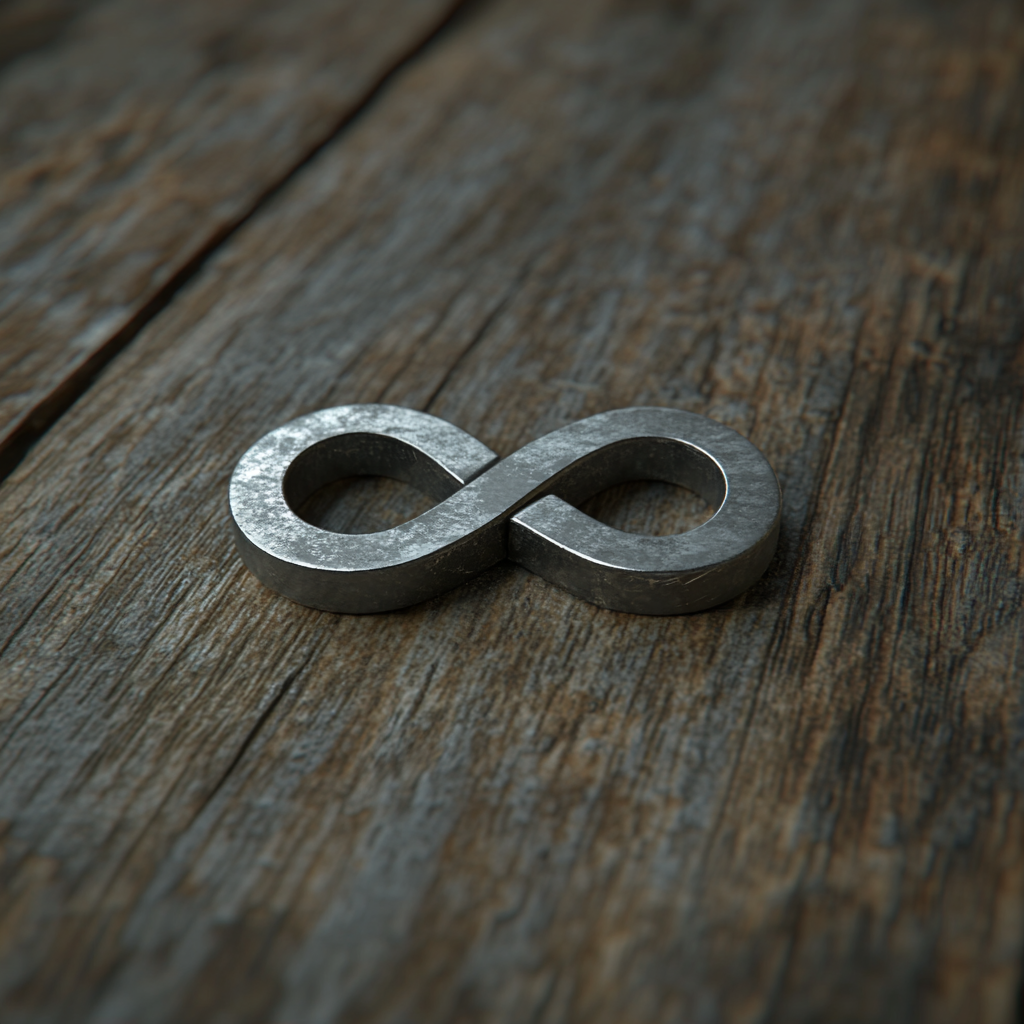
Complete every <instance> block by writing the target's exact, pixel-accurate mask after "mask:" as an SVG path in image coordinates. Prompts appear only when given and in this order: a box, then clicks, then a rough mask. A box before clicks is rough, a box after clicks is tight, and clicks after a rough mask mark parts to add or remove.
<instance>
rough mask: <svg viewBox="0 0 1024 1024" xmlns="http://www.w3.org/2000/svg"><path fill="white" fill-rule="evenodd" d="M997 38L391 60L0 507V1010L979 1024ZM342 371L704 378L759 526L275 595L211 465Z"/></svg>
mask: <svg viewBox="0 0 1024 1024" xmlns="http://www.w3.org/2000/svg"><path fill="white" fill-rule="evenodd" d="M1022 66H1024V16H1022V13H1021V10H1020V8H1019V6H1018V5H1014V4H1013V3H1011V2H1008V0H1007V2H1003V0H979V2H978V3H975V4H972V5H970V8H968V7H967V6H966V5H964V6H961V7H956V6H952V5H944V6H941V7H940V6H935V7H926V6H924V5H919V4H916V3H913V2H910V0H896V2H895V3H892V4H887V5H876V4H872V3H868V2H866V0H864V2H853V0H844V2H839V0H835V2H831V3H822V4H818V5H814V6H808V5H791V4H787V3H782V2H779V3H774V2H772V3H762V2H756V3H755V2H754V0H748V2H746V3H741V2H736V3H733V4H730V5H728V6H722V7H716V6H714V5H692V6H686V7H680V6H679V5H675V4H671V3H668V2H665V3H664V4H662V3H657V2H652V3H647V4H644V5H643V6H642V7H627V6H625V5H619V4H616V3H612V2H608V3H593V2H588V3H584V2H583V0H566V2H565V3H563V4H560V5H550V4H542V3H540V2H539V0H538V2H536V3H530V2H522V0H520V2H518V3H511V2H508V3H497V4H495V5H493V6H492V7H489V8H485V9H483V10H481V11H479V12H478V14H477V16H476V17H475V18H474V19H473V20H472V21H471V22H469V23H467V24H464V25H462V26H461V27H460V30H459V32H457V33H453V34H452V35H451V36H450V37H449V38H448V39H446V40H445V41H444V43H443V45H441V46H439V47H437V48H436V49H435V50H432V51H431V53H430V55H429V56H428V57H427V58H425V59H424V60H422V61H421V62H419V63H418V64H416V65H415V66H414V67H412V68H411V69H409V70H408V71H407V72H406V73H404V74H403V75H402V76H401V77H400V78H399V79H398V80H397V81H396V83H395V85H394V87H393V88H392V89H390V90H389V91H388V93H387V94H386V95H385V97H384V98H383V99H382V101H381V102H380V103H379V104H378V105H376V106H375V107H374V109H373V110H372V113H371V114H370V115H369V116H367V117H366V118H364V119H362V120H361V121H360V122H359V123H358V124H357V125H355V126H354V128H353V129H352V130H351V131H349V132H347V133H346V134H345V136H344V137H343V138H342V139H340V140H339V141H338V142H337V143H336V144H334V145H332V146H331V147H329V148H328V149H327V150H326V151H325V152H324V153H323V154H322V155H321V156H320V157H319V158H318V159H317V160H316V161H315V162H314V163H313V164H312V165H311V166H310V167H309V168H308V169H307V170H306V171H305V172H304V173H303V175H302V176H301V177H300V178H298V179H297V180H296V181H295V182H293V183H292V185H290V186H289V188H288V189H287V190H285V191H284V192H283V193H282V194H281V195H280V196H279V197H278V198H277V200H275V202H274V203H273V204H271V205H270V206H269V207H268V208H267V209H266V210H264V211H263V212H262V213H261V215H260V216H259V217H258V218H255V219H253V221H252V222H250V224H249V225H247V226H246V228H245V229H244V230H242V231H241V232H239V233H238V235H237V236H236V237H235V238H234V239H233V240H232V241H231V243H230V244H229V245H227V246H225V247H224V249H223V250H222V252H221V253H220V254H219V255H218V256H217V257H216V258H215V259H214V260H212V261H211V262H210V263H209V264H208V265H207V266H206V267H205V268H204V270H203V272H202V274H201V275H199V276H198V277H197V279H196V280H195V281H194V283H193V284H192V285H191V286H190V287H189V289H188V290H187V291H186V292H183V293H182V294H180V295H179V296H178V298H177V299H176V301H175V302H174V303H173V304H172V305H171V306H170V307H169V308H168V309H167V310H166V311H165V312H164V313H162V314H161V316H160V317H159V318H158V319H157V320H156V322H155V323H154V324H153V325H152V326H151V327H150V328H148V329H147V330H146V331H145V332H143V333H142V334H141V335H140V336H139V337H138V338H137V339H136V341H135V342H134V343H133V344H132V346H131V347H130V348H129V349H128V350H126V351H125V352H124V353H123V354H122V355H121V356H120V357H119V358H118V359H117V361H116V362H115V363H114V364H112V365H111V366H110V367H109V368H108V370H107V371H106V372H105V374H104V375H103V377H102V378H101V379H100V381H99V382H98V383H97V384H96V385H95V386H94V388H93V389H92V390H91V391H90V392H89V394H88V395H87V396H86V397H85V398H84V399H83V400H82V401H80V402H79V403H77V404H76V406H75V407H74V408H73V409H72V410H71V411H70V413H69V414H68V415H67V416H65V417H64V418H63V419H62V420H61V422H60V423H59V424H58V425H57V427H55V428H54V429H53V430H52V431H51V432H50V433H49V434H48V435H47V437H46V438H45V439H44V441H42V442H41V443H40V444H39V445H38V446H37V447H36V449H35V450H34V451H33V452H32V454H31V455H30V457H29V459H28V460H26V462H25V463H23V464H22V466H21V467H19V469H18V470H17V471H16V473H15V474H14V475H13V476H12V477H11V478H10V479H9V480H8V481H7V483H6V484H5V485H4V487H3V488H2V490H0V515H2V517H3V522H4V524H5V526H4V531H3V534H2V536H3V562H2V565H3V568H2V572H3V575H2V577H0V579H2V582H3V601H2V605H0V635H3V636H4V637H6V638H7V639H6V641H5V643H4V648H3V656H2V662H0V664H2V673H3V676H2V678H3V680H4V697H5V705H4V711H3V721H4V726H3V732H2V737H0V738H2V742H3V746H2V750H0V770H2V773H3V779H4V782H3V787H2V790H0V804H2V806H0V811H2V816H3V818H4V819H5V820H6V821H7V822H8V823H9V824H8V826H7V829H6V832H5V834H4V855H5V859H4V862H3V863H4V868H3V871H4V878H5V886H4V890H3V892H4V905H3V913H2V917H0V941H2V942H3V944H4V948H5V949H6V950H7V955H6V958H5V959H4V961H3V967H2V973H0V991H2V992H3V993H4V996H3V998H4V1007H5V1013H6V1017H5V1019H8V1020H11V1021H12V1022H20V1021H29V1020H31V1021H32V1022H33V1024H36V1022H40V1021H57V1020H61V1021H65V1020H69V1019H89V1020H92V1021H104V1022H106V1021H115V1020H131V1019H140V1020H145V1021H147V1022H150V1021H152V1022H163V1021H168V1022H170V1021H175V1022H176V1021H180V1020H220V1021H230V1022H243V1021H244V1022H263V1021H267V1020H279V1021H289V1020H290V1021H330V1020H340V1019H344V1020H346V1021H348V1020H352V1021H381V1022H383V1021H395V1020H413V1019H414V1020H416V1021H463V1020H465V1021H470V1020H473V1021H475V1020H492V1021H508V1022H519V1021H523V1020H540V1021H584V1020H585V1021H588V1022H609V1024H611V1022H615V1024H618V1022H621V1021H624V1020H629V1021H631V1022H633V1021H636V1022H655V1021H657V1022H662V1021H687V1022H689V1021H749V1020H785V1021H811V1020H838V1021H865V1022H867V1021H871V1022H886V1021H892V1022H903V1021H906V1020H911V1019H915V1020H922V1021H929V1022H933V1021H934V1022H943V1021H950V1022H955V1021H963V1020H968V1019H969V1020H972V1021H984V1022H997V1021H998V1022H1004V1021H1008V1020H1010V1019H1011V1017H1012V1015H1013V1012H1014V1002H1015V997H1016V996H1015V994H1016V988H1017V983H1018V978H1019V975H1020V970H1019V968H1020V959H1021V952H1022V948H1021V947H1022V943H1021V938H1022V931H1024V921H1022V905H1024V900H1022V884H1024V876H1022V872H1024V866H1022V862H1021V859H1020V848H1021V840H1022V838H1024V836H1022V823H1024V818H1022V806H1021V803H1022V801H1021V786H1022V783H1024V763H1022V760H1021V750H1022V749H1024V748H1022V745H1021V742H1020V722H1021V716H1020V711H1021V709H1020V686H1019V683H1020V678H1021V637H1022V629H1021V604H1022V594H1024V588H1022V585H1021V578H1022V576H1021V568H1022V566H1021V548H1022V545H1021V507H1022V505H1021V490H1022V480H1021V476H1020V469H1019V467H1020V465H1021V456H1022V446H1024V435H1022V432H1021V423H1020V416H1021V402H1020V397H1021V389H1022V380H1021V377H1022V373H1024V362H1022V358H1021V353H1022V344H1021V340H1022V339H1021V324H1022V322H1024V319H1022V314H1024V293H1022V291H1021V288H1020V280H1021V268H1022V265H1024V257H1022V246H1021V241H1020V240H1021V237H1022V229H1024V146H1022V141H1024V75H1022V73H1021V72H1022ZM352 401H390V402H397V403H402V404H408V405H411V406H415V407H417V408H426V409H430V410H431V411H433V412H435V413H438V414H439V415H442V416H444V417H446V418H448V419H450V420H452V421H453V422H455V423H457V424H459V425H460V426H462V427H463V428H465V429H467V430H469V431H471V432H472V433H474V434H475V435H476V436H478V437H479V438H481V440H483V441H484V442H485V443H487V444H488V445H490V446H492V447H493V448H495V450H497V451H499V452H501V453H507V452H510V451H513V450H514V449H515V448H517V447H518V446H519V445H521V444H522V443H524V442H525V441H527V440H529V439H530V438H532V437H535V436H537V435H539V434H541V433H543V432H545V431H547V430H549V429H551V428H552V427H556V426H558V425H560V424H562V423H564V422H567V421H569V420H572V419H576V418H578V417H581V416H584V415H587V414H590V413H593V412H597V411H600V410H602V409H605V408H611V407H615V406H622V405H631V404H640V403H651V404H666V405H673V406H679V407H683V408H688V409H693V410H696V411H700V412H704V413H708V414H710V415H713V416H716V417H718V418H719V419H721V420H723V421H725V422H727V423H730V424H731V425H734V426H736V427H737V428H738V429H740V430H742V431H743V432H745V433H746V434H748V435H749V436H750V437H751V438H752V439H753V440H754V441H755V443H757V444H758V445H759V446H760V447H761V448H762V449H763V450H764V451H765V452H766V453H767V454H768V456H769V457H770V458H771V460H772V462H773V463H774V465H775V466H776V467H777V469H778V471H779V475H780V478H781V480H782V483H783V486H784V493H785V512H784V516H785V518H784V532H783V539H782V544H781V549H780V553H779V556H778V558H777V560H776V562H775V564H774V565H773V567H772V568H771V569H770V570H769V572H768V574H767V575H766V577H765V578H764V580H763V581H762V582H761V583H760V584H758V585H757V586H756V587H754V588H753V589H752V590H751V591H749V592H748V593H747V594H746V595H744V596H743V597H742V598H740V599H738V600H736V601H734V602H731V603H730V604H728V605H726V606H724V607H722V608H720V609H717V610H714V611H712V612H709V613H705V614H701V615H695V616H689V617H680V618H670V619H648V618H641V617H632V616H628V615H619V614H614V613H610V612H607V611H602V610H600V609H596V608H594V607H591V606H589V605H587V604H585V603H583V602H580V601H577V600H575V599H573V598H571V597H569V596H567V595H565V594H563V593H561V592H560V591H558V590H556V589H554V588H553V587H551V586H549V585H548V584H546V583H545V582H544V581H543V580H540V579H537V578H535V577H533V576H531V575H530V574H528V573H526V572H525V571H523V570H520V569H518V568H515V567H511V566H506V567H501V568H499V569H497V570H495V571H492V572H490V573H488V574H487V575H485V576H484V577H482V578H480V579H479V580H478V581H476V582H475V583H474V584H472V585H470V586H467V587H464V588H463V589H461V590H459V591H456V592H454V593H452V594H450V595H448V596H446V597H443V598H440V599H438V600H435V601H432V602H430V603H428V604H426V605H423V606H421V607H417V608H414V609H411V610H408V611H406V612H401V613H394V614H389V615H380V616H366V617H352V616H333V615H328V614H321V613H317V612H313V611H309V610H306V609H302V608H300V607H297V606H295V605H292V604H289V603H288V602H286V601H284V600H281V599H278V598H276V597H274V596H273V595H271V594H269V593H267V592H266V591H264V590H262V589H261V588H260V586H259V585H258V584H257V583H256V582H255V581H254V580H253V579H252V578H251V577H250V576H249V575H248V574H247V573H246V572H245V570H244V569H243V568H242V567H241V566H240V565H239V562H238V559H237V558H236V556H235V553H234V551H233V549H232V545H231V540H230V537H229V533H228V528H227V518H226V508H225V494H226V485H227V479H228V476H229V473H230V470H231V468H232V465H233V463H234V461H235V460H236V458H237V457H238V456H239V455H240V453H241V452H242V451H243V450H244V449H245V447H246V446H247V445H248V444H249V443H251V442H252V441H253V440H254V439H255V438H257V437H258V436H260V434H262V433H263V432H264V431H265V430H267V429H269V428H271V427H273V426H275V425H277V424H279V423H281V422H283V421H284V420H286V419H288V418H289V417H291V416H294V415H296V414H299V413H302V412H306V411H309V410H311V409H315V408H318V407H323V406H326V405H330V404H334V403H340V402H352ZM375 493H376V494H377V496H380V488H378V489H377V490H376V492H375ZM365 496H366V495H365V493H364V494H363V497H365ZM371 496H372V495H371ZM338 500H339V502H340V504H341V506H342V508H341V509H340V510H339V509H335V510H334V511H331V512H330V514H332V515H333V514H335V513H336V514H337V515H338V516H339V517H341V518H339V519H338V520H337V522H342V521H343V520H344V516H345V515H349V514H350V513H351V511H352V506H350V505H347V504H346V503H348V502H350V501H351V500H352V496H351V490H349V491H348V492H345V493H343V494H342V495H341V497H340V498H339V499H338ZM388 500H390V502H391V504H390V506H389V508H388V509H387V510H385V512H384V513H382V517H383V519H384V520H386V519H387V516H388V515H394V514H395V513H396V511H400V510H401V509H402V508H403V507H404V508H406V509H408V508H409V507H411V506H409V505H403V501H404V498H403V496H402V495H401V494H398V493H394V489H392V492H391V497H390V498H389V499H388ZM346 508H347V512H346ZM319 514H323V515H327V514H328V512H325V511H324V510H323V509H320V510H319Z"/></svg>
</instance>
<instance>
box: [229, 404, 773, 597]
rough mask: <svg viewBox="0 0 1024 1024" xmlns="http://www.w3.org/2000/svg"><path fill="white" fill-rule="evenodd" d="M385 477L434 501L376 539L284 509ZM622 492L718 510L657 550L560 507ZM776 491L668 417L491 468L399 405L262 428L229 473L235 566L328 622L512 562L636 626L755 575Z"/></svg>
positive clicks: (717, 441) (711, 432)
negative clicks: (634, 484)
mask: <svg viewBox="0 0 1024 1024" xmlns="http://www.w3.org/2000/svg"><path fill="white" fill-rule="evenodd" d="M359 475H367V476H389V477H394V478H396V479H398V480H404V481H406V482H407V483H410V484H412V485H413V486H414V487H417V488H419V489H420V490H422V491H425V492H426V493H428V494H430V495H431V496H432V497H435V498H437V499H438V501H439V504H437V505H435V506H434V507H433V508H431V509H429V510H428V511H426V512H424V513H423V514H422V515H420V516H417V517H416V518H415V519H413V520H411V521H409V522H407V523H403V524H402V525H401V526H396V527H394V528H393V529H390V530H384V531H382V532H380V533H370V534H358V535H352V534H340V533H332V532H330V531H327V530H321V529H319V528H318V527H316V526H312V525H311V524H309V523H307V522H305V521H303V520H302V519H300V518H299V517H298V516H297V515H296V514H295V511H294V510H295V509H297V508H298V507H299V506H300V505H301V504H302V502H303V501H305V499H306V498H308V497H309V496H310V495H311V494H312V493H313V492H314V491H315V490H317V489H318V488H320V487H322V486H324V485H325V484H327V483H330V482H332V481H334V480H338V479H340V478H342V477H346V476H359ZM627 480H664V481H667V482H668V483H673V484H679V485H681V486H683V487H688V488H690V489H691V490H693V491H696V492H697V493H698V494H699V495H701V497H703V498H704V500H705V501H707V502H708V503H709V504H711V505H714V506H716V507H717V509H718V511H717V512H716V513H715V514H714V516H712V518H711V519H709V520H708V521H707V522H706V523H704V524H703V525H701V526H699V527H697V528H696V529H694V530H690V531H688V532H686V533H681V534H676V535H674V536H670V537H650V536H642V535H637V534H629V533H623V532H622V531H620V530H615V529H613V528H612V527H610V526H605V525H604V524H603V523H599V522H598V521H597V520H595V519H592V518H591V517H590V516H588V515H585V514H584V513H583V512H580V511H579V509H577V508H574V507H573V504H578V503H580V502H582V501H585V500H586V499H587V498H589V497H590V496H591V495H594V494H597V493H598V492H600V491H603V490H605V489H606V488H608V487H611V486H613V485H615V484H618V483H624V482H625V481H627ZM779 509H780V495H779V484H778V481H777V480H776V478H775V473H774V472H773V471H772V468H771V466H770V465H769V464H768V461H767V459H765V457H764V456H763V455H762V454H761V453H760V452H759V451H758V450H757V448H755V447H754V445H752V444H751V443H750V442H749V441H748V440H746V438H744V437H742V436H741V435H740V434H737V433H736V432H735V431H734V430H731V429H730V428H729V427H726V426H723V425H722V424H721V423H716V422H715V421H714V420H710V419H708V418H707V417H705V416H698V415H696V414H695V413H690V412H682V411H680V410H677V409H654V408H634V409H617V410H614V411H612V412H604V413H601V414H599V415H597V416H591V417H590V418H589V419H585V420H580V421H579V422H577V423H570V424H569V425H568V426H565V427H562V428H561V429H559V430H555V431H554V432H552V433H550V434H547V435H546V436H544V437H541V438H538V439H537V440H536V441H533V442H531V443H530V444H527V445H525V446H524V447H522V448H520V449H519V451H517V452H515V453H513V454H512V455H510V456H508V458H506V459H501V460H499V459H498V456H497V455H495V454H494V452H492V451H491V450H490V449H489V448H487V447H486V446H485V445H483V444H481V443H480V442H479V441H477V440H476V438H474V437H472V436H470V435H469V434H467V433H466V432H465V431H463V430H460V429H459V428H458V427H456V426H453V425H452V424H451V423H447V422H446V421H444V420H441V419H438V418H437V417H436V416H431V415H429V414H427V413H423V412H417V411H415V410H413V409H401V408H398V407H396V406H391V405H345V406H341V407H339V408H336V409H322V410H321V411H320V412H315V413H311V414H310V415H309V416H302V417H300V418H299V419H296V420H292V422H291V423H286V424H285V425H284V426H283V427H278V429H277V430H273V431H271V432H270V433H269V434H267V435H266V436H264V437H263V438H261V439H260V440H259V441H257V442H256V443H255V444H254V445H253V446H252V447H251V448H250V449H249V450H248V451H247V452H246V453H245V454H244V455H243V456H242V458H241V460H240V461H239V463H238V465H237V466H236V468H235V472H234V474H233V475H232V477H231V515H232V519H233V521H234V532H235V542H236V543H237V545H238V549H239V551H240V552H241V555H242V559H243V561H244V562H245V564H246V565H247V566H248V567H249V569H251V570H252V572H253V573H255V575H256V576H257V577H258V578H259V579H260V580H261V581H262V582H263V583H265V584H266V585H267V586H268V587H270V588H271V589H272V590H276V591H277V592H278V593H280V594H284V595H285V597H289V598H291V599H292V600H293V601H298V602H299V603H300V604H304V605H309V606H310V607H313V608H321V609H323V610H324V611H332V612H383V611H390V610H393V609H396V608H404V607H406V606H408V605H411V604H416V603H417V602H419V601H423V600H426V599H427V598H430V597H434V596H435V595H437V594H441V593H444V592H445V591H447V590H451V589H452V588H453V587H457V586H458V585H459V584H461V583H464V582H466V581H467V580H469V579H471V578H472V577H474V576H476V575H478V574H479V573H481V572H483V571H484V570H485V569H487V568H489V567H490V566H492V565H494V564H495V563H496V562H500V561H501V560H502V559H504V558H511V559H513V560H514V561H516V562H519V563H520V564H521V565H524V566H525V567H526V568H527V569H530V570H532V571H533V572H535V573H537V574H538V575H540V576H543V577H544V578H545V579H547V580H549V581H551V582H552V583H555V584H557V585H558V586H559V587H562V588H563V589H565V590H568V591H569V592H570V593H572V594H575V595H576V596H578V597H582V598H584V599H585V600H587V601H591V602H593V603H594V604H597V605H601V606H602V607H604V608H611V609H614V610H616V611H623V612H637V613H640V614H644V615H673V614H677V613H680V612H695V611H700V610H701V609H704V608H710V607H712V606H713V605H716V604H720V603H721V602H723V601H728V600H729V598H731V597H735V596H736V595H737V594H739V593H741V592H742V591H744V590H746V589H747V587H749V586H750V585H751V584H752V583H753V582H754V581H755V580H757V579H758V578H759V577H760V576H761V574H762V573H763V572H764V570H765V568H766V567H767V565H768V563H769V561H770V560H771V558H772V555H773V554H774V552H775V546H776V543H777V541H778V536H779Z"/></svg>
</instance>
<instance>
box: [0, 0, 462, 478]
mask: <svg viewBox="0 0 1024 1024" xmlns="http://www.w3.org/2000/svg"><path fill="white" fill-rule="evenodd" d="M451 7H452V4H451V3H445V2H443V0H375V2H365V0H364V2H360V0H344V2H334V0H330V2H328V0H299V2H295V3H288V4H280V3H267V2H265V0H218V2H217V3H206V2H202V0H184V2H182V0H104V2H98V0H93V2H91V3H90V2H85V0H29V2H24V0H23V2H17V3H10V4H5V5H4V6H3V7H0V468H3V465H4V464H5V463H4V456H5V454H8V453H9V457H8V459H7V462H10V461H11V460H12V459H13V458H16V457H17V456H18V455H19V454H20V451H15V450H14V449H20V448H23V447H24V443H25V442H26V441H27V440H32V439H34V436H35V435H36V434H37V433H38V431H39V430H40V429H44V428H45V427H46V425H48V423H49V422H51V420H52V419H53V418H54V416H55V415H59V413H60V412H61V411H62V410H63V408H64V407H66V405H67V404H68V402H70V401H71V400H73V399H74V397H75V396H76V394H77V393H79V391H80V390H81V388H82V387H83V386H85V385H87V383H88V380H89V378H90V377H91V376H92V375H94V374H95V372H96V371H97V370H98V369H99V368H100V367H101V366H102V364H103V361H104V359H105V358H109V356H110V354H111V353H112V351H113V350H116V349H117V347H118V346H119V344H123V342H124V341H125V340H128V338H129V337H130V335H131V332H132V331H133V330H136V329H137V328H138V326H140V324H141V323H142V322H144V321H145V320H146V319H148V317H149V316H151V315H152V313H153V312H154V311H155V309H156V308H157V307H158V306H159V305H160V304H161V303H162V302H164V301H166V298H167V297H168V295H169V294H171V293H173V290H174V288H175V287H176V285H177V283H178V282H179V281H180V279H181V278H182V276H183V275H187V274H188V273H189V272H190V270H191V269H192V268H193V267H194V265H195V263H196V261H197V260H199V259H201V257H202V255H203V254H204V253H205V252H207V251H208V250H209V249H210V247H211V246H212V245H215V244H216V243H217V242H218V241H219V240H223V238H224V237H225V236H226V235H227V234H228V233H229V232H230V230H231V229H232V228H233V227H234V226H235V225H237V224H238V223H239V222H240V221H241V220H243V219H244V218H245V217H246V216H247V214H248V213H249V212H251V210H252V209H253V208H254V206H255V205H258V203H259V201H260V199H261V197H263V196H264V195H265V194H266V193H267V192H268V191H269V190H271V189H272V188H273V187H274V186H275V185H277V184H278V183H280V182H281V180H282V179H283V178H284V177H285V176H286V175H287V174H288V172H289V171H290V170H292V169H293V168H294V167H295V166H296V165H298V164H300V163H301V162H302V161H303V159H305V158H306V157H307V156H308V155H309V154H310V153H311V152H312V151H313V150H315V149H316V147H317V146H318V145H319V144H320V143H322V142H323V141H324V140H325V139H326V138H328V137H330V135H331V134H332V132H333V131H334V130H335V129H336V128H337V126H338V125H339V123H341V122H343V121H344V120H345V118H346V117H347V116H349V115H351V113H352V112H353V110H355V109H356V108H357V107H358V106H359V104H360V103H361V102H362V101H363V99H364V98H365V97H366V95H367V94H368V93H370V92H372V91H373V89H374V87H375V86H376V85H377V84H378V82H379V81H380V80H381V79H382V78H383V77H384V76H385V75H386V74H387V73H388V72H389V71H390V70H391V69H392V68H393V67H394V66H395V64H396V63H397V62H399V61H401V60H402V58H403V57H404V56H405V55H406V54H408V53H409V51H410V50H412V49H414V48H415V47H416V46H417V45H418V44H419V43H421V42H422V40H423V39H424V38H425V37H429V36H430V34H431V32H432V31H433V30H434V29H435V28H436V27H437V25H438V24H439V23H441V22H443V20H444V18H445V15H446V12H447V11H448V10H449V8H451ZM107 350H110V351H107ZM9 450H10V451H9Z"/></svg>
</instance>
